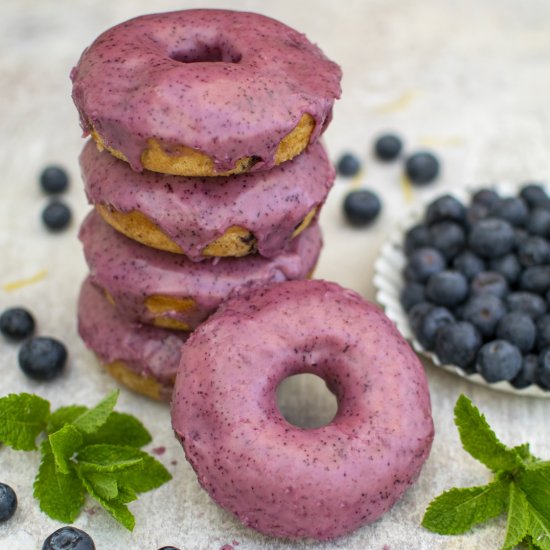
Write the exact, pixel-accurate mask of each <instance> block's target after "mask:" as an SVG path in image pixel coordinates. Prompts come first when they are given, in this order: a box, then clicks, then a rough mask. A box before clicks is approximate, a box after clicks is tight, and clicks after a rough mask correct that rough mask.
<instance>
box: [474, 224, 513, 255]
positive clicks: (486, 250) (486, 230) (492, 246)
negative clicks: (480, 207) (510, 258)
mask: <svg viewBox="0 0 550 550" xmlns="http://www.w3.org/2000/svg"><path fill="white" fill-rule="evenodd" d="M468 244H469V246H470V249H471V250H472V251H473V252H474V253H476V254H477V255H478V256H481V257H482V258H498V257H500V256H504V255H505V254H508V252H510V251H511V250H512V249H513V248H514V244H515V238H514V229H513V227H512V226H511V225H510V224H509V223H508V222H507V221H505V220H498V219H496V218H487V219H485V220H481V221H479V222H477V223H475V224H474V225H473V226H472V229H471V231H470V234H469V236H468Z"/></svg>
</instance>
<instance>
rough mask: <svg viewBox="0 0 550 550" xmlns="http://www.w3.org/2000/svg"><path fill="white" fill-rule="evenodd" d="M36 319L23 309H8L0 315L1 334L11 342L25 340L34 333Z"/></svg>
mask: <svg viewBox="0 0 550 550" xmlns="http://www.w3.org/2000/svg"><path fill="white" fill-rule="evenodd" d="M34 326H35V322H34V317H33V316H32V315H31V313H30V312H29V311H27V310H26V309H24V308H21V307H14V308H10V309H7V310H6V311H4V313H2V315H0V332H1V333H2V334H3V335H4V336H6V338H10V339H11V340H23V339H24V338H27V337H29V336H30V335H31V334H32V333H33V332H34Z"/></svg>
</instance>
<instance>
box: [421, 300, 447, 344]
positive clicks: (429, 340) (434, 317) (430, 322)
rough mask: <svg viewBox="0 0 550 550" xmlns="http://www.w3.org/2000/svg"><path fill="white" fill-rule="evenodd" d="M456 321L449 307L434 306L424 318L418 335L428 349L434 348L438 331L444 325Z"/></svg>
mask: <svg viewBox="0 0 550 550" xmlns="http://www.w3.org/2000/svg"><path fill="white" fill-rule="evenodd" d="M454 321H455V317H454V315H453V314H452V313H451V312H450V311H449V310H448V309H447V308H445V307H434V308H433V309H431V310H430V311H429V312H428V313H426V315H425V316H424V318H423V319H422V323H421V325H420V329H419V330H418V333H417V334H416V337H417V338H418V341H419V342H420V343H421V344H422V345H423V346H424V347H425V348H426V349H430V350H431V349H434V345H435V338H436V336H437V331H438V330H439V329H440V328H441V327H442V326H444V325H448V324H449V323H454Z"/></svg>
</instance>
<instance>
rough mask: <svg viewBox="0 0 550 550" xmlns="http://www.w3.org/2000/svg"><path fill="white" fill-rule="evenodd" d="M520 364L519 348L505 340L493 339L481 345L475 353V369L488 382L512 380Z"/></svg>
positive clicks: (519, 368)
mask: <svg viewBox="0 0 550 550" xmlns="http://www.w3.org/2000/svg"><path fill="white" fill-rule="evenodd" d="M521 365H522V357H521V353H520V351H519V349H518V348H517V347H516V346H514V345H512V344H510V342H506V340H493V341H492V342H489V343H487V344H485V345H483V346H482V347H481V349H480V350H479V353H478V354H477V363H476V370H477V372H479V373H480V374H481V376H483V378H484V379H485V380H486V381H487V382H489V383H493V382H500V381H501V380H512V379H513V378H515V377H516V376H517V375H518V373H519V371H520V370H521Z"/></svg>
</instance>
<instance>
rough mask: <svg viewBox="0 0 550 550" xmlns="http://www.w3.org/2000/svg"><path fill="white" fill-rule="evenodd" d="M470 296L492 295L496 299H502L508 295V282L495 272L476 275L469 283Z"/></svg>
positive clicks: (483, 272)
mask: <svg viewBox="0 0 550 550" xmlns="http://www.w3.org/2000/svg"><path fill="white" fill-rule="evenodd" d="M470 292H471V294H472V296H475V295H477V294H493V295H494V296H496V297H497V298H503V297H504V296H505V295H506V294H508V292H509V289H508V282H507V281H506V278H505V277H504V275H501V274H500V273H497V272H495V271H482V272H481V273H478V274H477V275H476V276H475V277H474V278H473V279H472V282H471V283H470Z"/></svg>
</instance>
